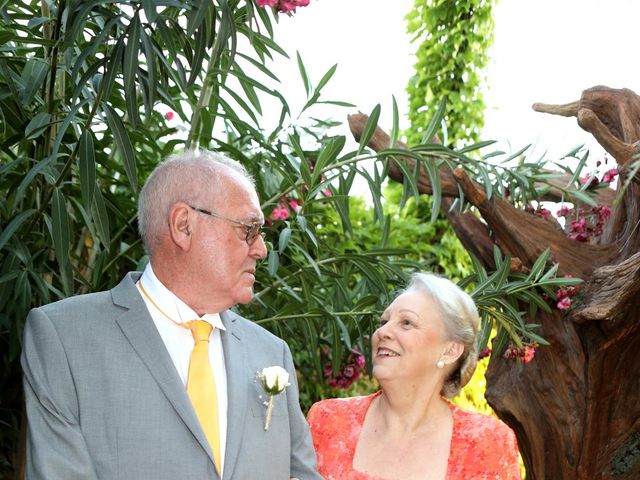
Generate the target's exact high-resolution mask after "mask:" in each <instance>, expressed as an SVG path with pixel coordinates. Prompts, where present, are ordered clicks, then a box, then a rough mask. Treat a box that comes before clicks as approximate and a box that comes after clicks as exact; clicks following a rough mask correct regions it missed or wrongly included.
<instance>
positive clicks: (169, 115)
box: [164, 111, 175, 120]
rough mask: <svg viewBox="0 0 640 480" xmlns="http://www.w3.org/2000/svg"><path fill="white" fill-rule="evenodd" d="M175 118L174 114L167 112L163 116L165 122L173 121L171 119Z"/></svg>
mask: <svg viewBox="0 0 640 480" xmlns="http://www.w3.org/2000/svg"><path fill="white" fill-rule="evenodd" d="M174 116H175V113H173V112H171V111H169V112H167V113H165V114H164V118H166V119H167V120H173V117H174Z"/></svg>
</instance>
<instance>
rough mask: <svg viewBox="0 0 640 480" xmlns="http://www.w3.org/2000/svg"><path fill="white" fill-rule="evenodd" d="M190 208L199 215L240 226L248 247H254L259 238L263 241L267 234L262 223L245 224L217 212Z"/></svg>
mask: <svg viewBox="0 0 640 480" xmlns="http://www.w3.org/2000/svg"><path fill="white" fill-rule="evenodd" d="M189 208H191V209H192V210H195V211H196V212H198V213H204V214H205V215H209V216H211V217H214V218H219V219H220V220H225V221H227V222H231V223H235V224H236V225H240V226H242V227H244V233H245V236H244V241H245V242H247V245H249V246H251V245H253V244H254V243H255V242H256V240H257V239H258V237H262V239H263V240H264V238H265V235H266V234H265V233H264V232H263V231H262V223H258V222H253V223H243V222H240V221H239V220H234V219H233V218H229V217H225V216H224V215H220V214H218V213H215V212H210V211H209V210H205V209H203V208H196V207H193V206H191V205H189Z"/></svg>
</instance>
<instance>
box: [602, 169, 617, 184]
mask: <svg viewBox="0 0 640 480" xmlns="http://www.w3.org/2000/svg"><path fill="white" fill-rule="evenodd" d="M617 176H618V169H617V168H612V169H611V170H607V171H606V172H604V176H603V177H602V182H603V183H611V182H613V181H614V180H615V178H616V177H617Z"/></svg>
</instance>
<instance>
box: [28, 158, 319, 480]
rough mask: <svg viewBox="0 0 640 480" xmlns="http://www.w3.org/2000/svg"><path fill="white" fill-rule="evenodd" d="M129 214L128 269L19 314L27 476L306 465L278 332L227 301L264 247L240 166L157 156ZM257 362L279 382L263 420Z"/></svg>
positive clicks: (196, 472)
mask: <svg viewBox="0 0 640 480" xmlns="http://www.w3.org/2000/svg"><path fill="white" fill-rule="evenodd" d="M138 221H139V227H140V233H141V235H142V239H143V241H144V244H145V248H146V249H147V251H148V253H149V257H150V263H149V265H148V266H147V267H146V269H145V271H144V272H143V273H142V274H140V273H130V274H128V275H127V276H126V277H125V278H124V279H123V280H122V282H120V284H119V285H118V286H116V287H115V288H114V289H113V290H111V291H109V292H100V293H95V294H89V295H81V296H77V297H72V298H68V299H66V300H62V301H60V302H56V303H53V304H50V305H46V306H44V307H41V308H36V309H33V310H32V311H31V312H30V314H29V317H28V319H27V323H26V326H25V335H24V350H23V356H22V366H23V369H24V379H25V396H26V404H27V415H28V450H27V478H28V479H29V480H31V479H64V480H72V479H82V480H87V479H126V480H142V479H153V480H162V479H167V480H169V479H171V480H177V479H194V480H195V479H197V480H202V479H251V480H254V479H274V480H282V479H288V478H290V477H297V478H300V479H303V480H304V479H319V478H321V477H320V476H319V475H318V473H317V472H316V464H315V454H314V452H313V447H312V445H311V440H310V435H309V430H308V426H307V423H306V421H305V419H304V416H303V415H302V412H301V411H300V407H299V404H298V390H297V385H296V382H295V371H294V367H293V362H292V358H291V353H290V352H289V349H288V347H287V345H286V344H285V343H284V342H283V341H282V340H280V339H279V338H277V337H275V336H273V335H271V334H270V333H268V332H267V331H266V330H264V329H262V328H260V327H258V326H257V325H256V324H254V323H252V322H249V321H248V320H246V319H244V318H242V317H240V316H238V315H237V314H235V313H234V312H232V311H230V310H229V308H231V307H232V306H234V305H236V304H238V303H247V302H249V301H251V298H252V295H253V283H254V281H255V276H254V275H255V270H256V262H257V260H259V259H261V258H264V257H265V255H266V253H267V250H266V246H265V243H264V240H263V238H262V236H261V227H262V224H263V223H264V218H263V215H262V211H261V209H260V204H259V202H258V196H257V194H256V191H255V188H254V185H253V182H252V179H251V177H250V176H249V174H248V173H247V171H246V170H245V169H244V168H243V167H242V166H241V165H240V164H239V163H237V162H235V161H232V160H229V159H226V158H224V157H221V156H218V155H215V154H212V153H210V152H206V151H188V152H185V153H183V154H180V155H177V156H174V157H172V158H169V159H168V160H166V161H164V162H163V163H161V164H160V165H158V167H157V168H156V169H155V170H154V172H153V173H152V174H151V176H150V177H149V179H148V180H147V182H146V184H145V186H144V188H143V189H142V191H141V194H140V202H139V211H138ZM271 366H280V367H283V368H284V369H286V371H287V372H288V373H289V379H290V380H289V381H290V383H291V385H289V386H287V387H286V388H284V391H282V393H280V394H278V395H274V397H273V400H274V401H273V407H272V411H271V414H270V416H269V417H270V418H269V422H267V421H266V420H267V419H266V417H267V407H266V405H267V404H268V401H267V400H268V399H269V396H268V395H267V394H266V392H265V391H264V389H263V387H262V385H261V383H260V382H259V381H257V380H256V372H258V371H261V370H262V369H263V368H265V367H271ZM267 427H268V428H267Z"/></svg>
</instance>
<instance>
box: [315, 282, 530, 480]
mask: <svg viewBox="0 0 640 480" xmlns="http://www.w3.org/2000/svg"><path fill="white" fill-rule="evenodd" d="M478 324H479V318H478V311H477V309H476V306H475V304H474V303H473V300H472V299H471V297H470V296H469V295H467V294H466V293H465V292H463V291H462V290H461V289H460V288H459V287H458V286H456V285H455V284H454V283H452V282H451V281H449V280H446V279H444V278H441V277H438V276H436V275H433V274H428V273H420V274H415V275H414V276H413V278H412V281H411V283H410V284H409V286H408V287H407V289H406V290H404V291H403V292H402V293H401V294H400V295H399V296H398V297H397V298H396V299H395V301H394V302H393V303H392V304H391V305H390V306H389V307H388V308H387V309H386V310H385V311H384V313H383V314H382V317H381V319H380V326H379V327H378V329H377V330H376V331H375V332H374V334H373V337H372V355H373V376H374V377H375V378H376V379H377V380H378V383H379V384H380V387H381V390H380V391H379V392H377V393H375V394H373V395H369V396H366V397H353V398H346V399H332V400H324V401H321V402H318V403H316V404H314V405H313V406H312V407H311V410H310V411H309V416H308V420H309V424H310V425H311V433H312V435H313V442H314V446H315V448H316V453H317V456H318V468H319V470H320V473H321V474H322V475H323V476H324V477H325V478H326V479H336V480H346V479H350V480H374V479H376V480H378V479H384V480H392V479H402V480H411V479H420V480H424V479H437V480H440V479H445V480H470V479H483V480H484V479H492V480H493V479H519V478H520V466H519V463H518V450H517V446H516V440H515V436H514V434H513V432H512V431H511V430H510V429H509V428H508V427H507V426H506V425H504V424H503V423H501V422H500V421H499V420H496V419H494V418H491V417H487V416H484V415H480V414H477V413H472V412H467V411H465V410H462V409H460V408H457V407H455V406H453V405H452V404H450V403H449V402H447V401H446V400H444V399H443V396H444V397H453V396H454V395H456V394H457V393H458V391H459V390H460V388H461V387H462V386H464V385H465V384H466V383H467V382H468V381H469V379H470V378H471V375H472V374H473V371H474V370H475V367H476V362H477V358H478V353H477V348H476V337H477V334H478Z"/></svg>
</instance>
